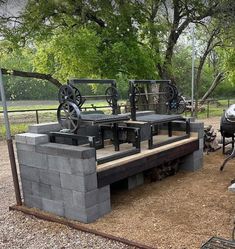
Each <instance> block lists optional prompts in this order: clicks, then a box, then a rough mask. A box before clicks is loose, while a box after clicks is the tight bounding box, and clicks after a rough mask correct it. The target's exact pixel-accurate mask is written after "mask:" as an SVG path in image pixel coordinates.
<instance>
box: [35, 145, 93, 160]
mask: <svg viewBox="0 0 235 249" xmlns="http://www.w3.org/2000/svg"><path fill="white" fill-rule="evenodd" d="M36 152H38V153H45V154H49V155H55V156H64V157H68V158H71V157H73V158H80V159H89V158H91V157H95V149H94V148H91V147H88V146H73V145H67V144H58V143H47V144H42V145H38V146H36Z"/></svg>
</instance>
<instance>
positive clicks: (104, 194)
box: [98, 185, 110, 203]
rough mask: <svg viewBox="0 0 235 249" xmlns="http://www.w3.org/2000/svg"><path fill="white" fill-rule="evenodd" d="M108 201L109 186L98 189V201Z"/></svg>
mask: <svg viewBox="0 0 235 249" xmlns="http://www.w3.org/2000/svg"><path fill="white" fill-rule="evenodd" d="M106 200H110V185H107V186H104V187H102V188H99V189H98V201H99V203H100V202H104V201H106Z"/></svg>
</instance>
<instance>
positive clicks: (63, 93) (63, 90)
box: [58, 85, 75, 104]
mask: <svg viewBox="0 0 235 249" xmlns="http://www.w3.org/2000/svg"><path fill="white" fill-rule="evenodd" d="M74 98H75V97H74V90H73V87H72V86H70V85H63V86H61V87H60V89H59V93H58V99H59V102H60V104H61V103H63V102H65V101H66V100H74Z"/></svg>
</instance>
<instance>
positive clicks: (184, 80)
mask: <svg viewBox="0 0 235 249" xmlns="http://www.w3.org/2000/svg"><path fill="white" fill-rule="evenodd" d="M218 20H219V22H218ZM233 21H234V1H232V0H224V1H219V0H211V1H203V0H199V1H198V0H197V1H196V0H195V1H194V0H192V1H187V0H183V1H178V0H170V1H164V0H163V1H161V0H144V1H143V0H133V1H123V0H115V1H110V0H96V1H93V0H88V1H87V0H75V1H71V0H65V1H58V0H40V1H35V0H29V1H27V4H26V6H25V7H24V8H22V10H21V12H20V13H17V14H16V15H10V14H8V15H6V14H2V15H1V16H0V27H1V28H0V33H1V35H2V37H3V38H4V40H3V41H2V42H3V43H7V44H4V46H3V47H1V48H0V53H2V54H4V56H7V57H8V58H11V57H12V58H13V57H14V59H13V61H12V62H10V61H11V60H8V62H10V64H7V61H6V60H4V59H0V62H1V64H2V65H3V66H4V67H5V68H8V69H18V70H24V71H31V72H39V73H42V74H45V75H47V78H48V79H51V82H52V83H53V84H55V85H57V86H58V85H59V83H64V82H66V80H67V79H68V78H70V77H79V78H83V77H91V78H116V79H117V80H118V84H119V85H120V86H121V87H120V90H121V94H122V95H123V96H125V95H126V92H127V87H128V86H127V81H126V79H130V78H138V79H141V78H145V79H153V78H154V79H158V78H162V79H171V80H172V81H173V82H174V83H176V84H177V85H178V86H180V88H181V89H182V90H183V91H185V92H187V93H188V94H189V92H190V91H189V86H190V80H191V79H190V77H191V70H190V64H191V51H190V50H191V47H190V45H189V44H188V42H189V39H188V40H187V39H186V38H187V37H188V38H190V37H189V36H188V32H189V31H190V27H191V25H192V24H195V25H196V30H197V32H198V34H199V37H198V39H199V40H200V43H201V45H199V49H200V51H199V57H200V58H199V59H198V60H197V61H196V63H197V67H198V71H197V82H196V84H197V85H198V88H200V89H199V91H198V94H199V95H202V94H204V93H205V91H206V88H208V87H209V83H210V82H212V81H213V77H215V76H216V74H215V73H214V72H213V70H212V67H210V60H209V59H210V57H211V55H212V53H216V54H217V56H218V57H219V60H218V63H217V64H218V68H219V69H220V71H225V72H226V73H225V75H226V77H227V76H228V78H229V79H230V80H231V81H232V79H234V57H233V56H232V54H234V48H229V49H227V50H225V49H224V48H223V52H221V51H220V52H218V51H217V50H216V47H217V45H218V44H217V43H218V42H220V43H221V44H220V45H221V46H222V45H223V46H226V47H227V46H228V44H230V43H231V37H225V35H224V34H225V33H226V31H228V30H229V31H232V28H231V24H232V23H233ZM219 24H220V25H219ZM221 27H223V28H221ZM218 30H219V32H218ZM213 32H214V33H213ZM232 33H233V35H234V31H233V32H232ZM210 37H212V38H211V43H210V44H209V43H208V42H209V41H210ZM198 44H199V43H198ZM207 45H208V47H207ZM207 48H208V49H207ZM9 49H10V50H9ZM231 52H233V53H231ZM14 54H17V56H19V58H23V60H22V63H18V64H17V61H16V59H15V58H17V56H16V57H15V56H14ZM24 61H25V62H26V64H24ZM27 63H28V64H30V65H28V64H27ZM45 79H46V78H45ZM54 79H56V80H58V82H59V83H58V82H56V81H54ZM209 81H210V82H209ZM123 82H126V83H125V84H124V83H123ZM93 90H97V89H93Z"/></svg>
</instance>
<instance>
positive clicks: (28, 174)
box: [20, 164, 40, 187]
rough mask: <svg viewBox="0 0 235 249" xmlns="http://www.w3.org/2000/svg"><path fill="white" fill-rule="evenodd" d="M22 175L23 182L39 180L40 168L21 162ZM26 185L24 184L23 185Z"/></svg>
mask: <svg viewBox="0 0 235 249" xmlns="http://www.w3.org/2000/svg"><path fill="white" fill-rule="evenodd" d="M20 176H21V181H22V183H23V182H24V180H29V181H33V182H39V181H40V179H39V169H37V168H33V167H29V166H26V165H22V164H20ZM23 187H24V185H23Z"/></svg>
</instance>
